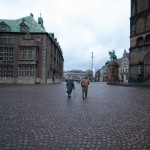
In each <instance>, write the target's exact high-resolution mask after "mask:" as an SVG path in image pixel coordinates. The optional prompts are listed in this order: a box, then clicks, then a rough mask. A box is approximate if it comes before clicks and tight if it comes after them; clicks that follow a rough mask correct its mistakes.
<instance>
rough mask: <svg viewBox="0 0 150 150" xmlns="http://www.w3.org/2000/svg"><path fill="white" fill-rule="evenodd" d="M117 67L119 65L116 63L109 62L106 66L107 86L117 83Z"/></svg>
mask: <svg viewBox="0 0 150 150" xmlns="http://www.w3.org/2000/svg"><path fill="white" fill-rule="evenodd" d="M118 67H119V65H118V64H117V63H116V62H111V63H110V64H109V65H108V80H107V84H116V83H119V77H118Z"/></svg>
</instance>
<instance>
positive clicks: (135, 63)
mask: <svg viewBox="0 0 150 150" xmlns="http://www.w3.org/2000/svg"><path fill="white" fill-rule="evenodd" d="M129 62H130V76H129V82H141V81H146V80H149V78H150V0H131V18H130V56H129Z"/></svg>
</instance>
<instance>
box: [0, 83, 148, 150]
mask: <svg viewBox="0 0 150 150" xmlns="http://www.w3.org/2000/svg"><path fill="white" fill-rule="evenodd" d="M75 87H76V89H75V92H74V91H73V92H72V98H71V99H68V98H67V93H66V86H65V83H62V84H51V85H0V150H150V89H148V88H136V87H122V86H110V85H106V84H105V83H91V84H90V86H89V91H88V98H87V99H84V100H83V99H82V96H81V95H82V91H81V87H80V85H79V84H78V83H76V84H75Z"/></svg>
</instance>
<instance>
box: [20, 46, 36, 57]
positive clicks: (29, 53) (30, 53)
mask: <svg viewBox="0 0 150 150" xmlns="http://www.w3.org/2000/svg"><path fill="white" fill-rule="evenodd" d="M35 59H36V50H34V49H20V50H19V60H35Z"/></svg>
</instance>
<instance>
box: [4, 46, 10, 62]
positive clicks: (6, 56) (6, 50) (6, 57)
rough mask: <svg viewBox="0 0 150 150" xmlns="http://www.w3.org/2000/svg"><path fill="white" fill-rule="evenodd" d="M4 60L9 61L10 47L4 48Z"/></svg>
mask: <svg viewBox="0 0 150 150" xmlns="http://www.w3.org/2000/svg"><path fill="white" fill-rule="evenodd" d="M4 60H5V61H8V60H9V59H8V49H7V48H5V49H4Z"/></svg>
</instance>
